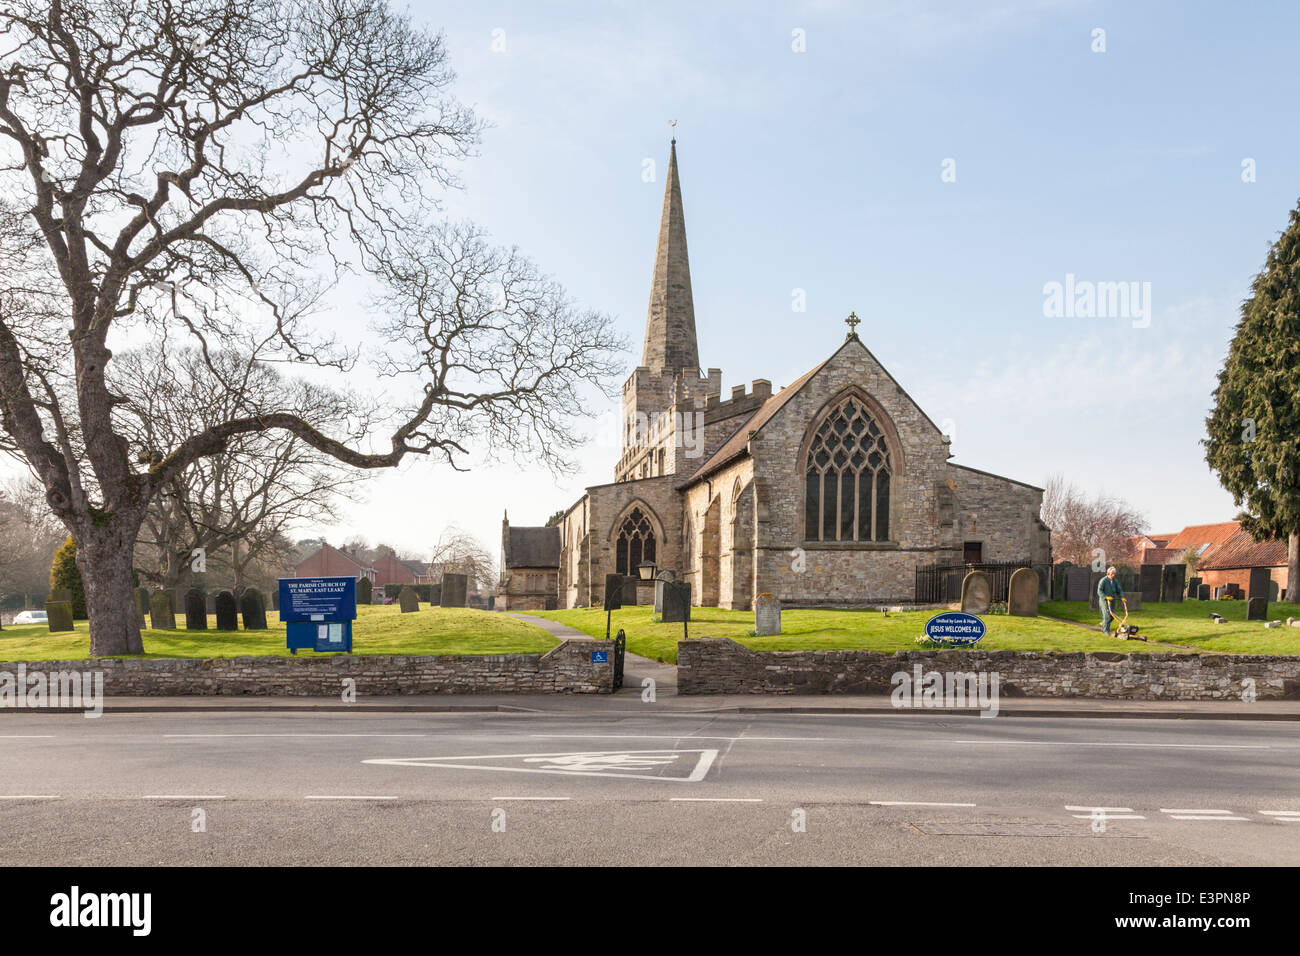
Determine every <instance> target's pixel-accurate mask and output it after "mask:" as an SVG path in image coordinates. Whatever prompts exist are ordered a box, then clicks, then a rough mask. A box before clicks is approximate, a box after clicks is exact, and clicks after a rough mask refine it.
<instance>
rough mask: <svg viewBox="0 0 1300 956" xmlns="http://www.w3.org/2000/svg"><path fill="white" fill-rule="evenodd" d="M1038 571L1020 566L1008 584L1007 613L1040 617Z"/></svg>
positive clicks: (1017, 615)
mask: <svg viewBox="0 0 1300 956" xmlns="http://www.w3.org/2000/svg"><path fill="white" fill-rule="evenodd" d="M1038 582H1039V577H1038V572H1036V571H1034V570H1033V569H1032V568H1020V569H1019V570H1017V571H1013V572H1012V573H1011V581H1010V582H1009V583H1008V584H1007V613H1008V614H1011V615H1013V616H1015V617H1038V596H1039V584H1038Z"/></svg>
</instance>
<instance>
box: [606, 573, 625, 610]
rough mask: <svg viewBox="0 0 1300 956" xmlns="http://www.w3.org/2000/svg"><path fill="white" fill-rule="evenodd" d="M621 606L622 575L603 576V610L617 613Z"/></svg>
mask: <svg viewBox="0 0 1300 956" xmlns="http://www.w3.org/2000/svg"><path fill="white" fill-rule="evenodd" d="M622 606H623V575H621V574H607V575H605V610H606V611H617V610H618V609H619V608H621V607H622Z"/></svg>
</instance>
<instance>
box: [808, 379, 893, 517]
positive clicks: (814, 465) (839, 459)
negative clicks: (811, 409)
mask: <svg viewBox="0 0 1300 956" xmlns="http://www.w3.org/2000/svg"><path fill="white" fill-rule="evenodd" d="M804 474H805V479H806V481H807V489H806V496H805V499H804V502H805V512H804V538H805V540H807V541H888V540H889V482H890V475H891V472H890V461H889V448H888V447H887V446H886V444H885V435H884V432H882V431H881V430H880V427H879V426H878V425H877V424H876V423H875V422H874V421H873V420H872V418H871V415H870V414H869V413H868V412H867V410H866V409H865V408H864V407H863V404H862V401H861V400H860V399H858V398H855V397H853V396H849V397H848V398H846V399H845V400H844V401H842V402H841V403H840V404H839V405H837V406H836V407H835V408H834V409H832V410H831V412H830V414H828V415H827V416H826V417H825V418H824V419H823V420H822V423H821V424H820V425H818V426H817V430H816V432H814V434H813V439H812V442H811V444H810V445H809V446H808V461H807V467H806V469H805V473H804Z"/></svg>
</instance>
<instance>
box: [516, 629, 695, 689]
mask: <svg viewBox="0 0 1300 956" xmlns="http://www.w3.org/2000/svg"><path fill="white" fill-rule="evenodd" d="M505 613H506V614H509V615H510V616H511V617H516V618H518V619H519V620H521V621H527V622H528V623H530V624H536V625H537V626H538V627H540V628H541V629H542V630H544V631H546V632H547V633H548V634H550V635H551V636H552V637H554V638H556V639H558V640H561V641H594V640H596V638H594V637H592V636H591V635H590V634H584V633H583V632H582V631H580V630H578V629H577V628H575V627H570V626H569V625H567V624H561V623H560V622H559V621H552V620H551V619H550V618H547V617H538V616H536V615H534V614H526V613H523V612H517V611H506V612H505ZM647 678H649V679H650V680H652V681H653V682H654V683H653V684H652V685H647V684H645V683H644V681H645V680H646V679H647ZM651 688H653V690H654V695H655V696H656V697H657V696H659V695H661V694H663V695H668V696H670V697H674V696H676V695H677V665H676V664H665V663H663V662H662V661H652V660H650V658H648V657H641V656H640V655H639V654H629V653H627V652H624V655H623V689H622V690H621V691H619V694H627V693H628V692H630V691H635V692H636V693H637V694H647V693H648V691H649V690H650V689H651Z"/></svg>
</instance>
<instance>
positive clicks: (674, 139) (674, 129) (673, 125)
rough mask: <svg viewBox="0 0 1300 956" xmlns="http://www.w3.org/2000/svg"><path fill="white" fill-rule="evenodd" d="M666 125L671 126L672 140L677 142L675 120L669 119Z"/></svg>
mask: <svg viewBox="0 0 1300 956" xmlns="http://www.w3.org/2000/svg"><path fill="white" fill-rule="evenodd" d="M668 125H669V126H671V127H672V128H673V142H674V143H676V142H677V120H669V121H668Z"/></svg>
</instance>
